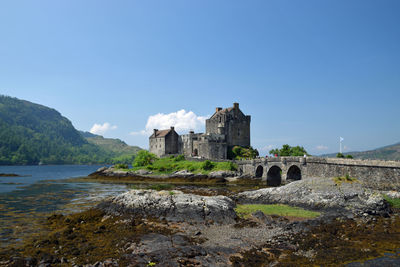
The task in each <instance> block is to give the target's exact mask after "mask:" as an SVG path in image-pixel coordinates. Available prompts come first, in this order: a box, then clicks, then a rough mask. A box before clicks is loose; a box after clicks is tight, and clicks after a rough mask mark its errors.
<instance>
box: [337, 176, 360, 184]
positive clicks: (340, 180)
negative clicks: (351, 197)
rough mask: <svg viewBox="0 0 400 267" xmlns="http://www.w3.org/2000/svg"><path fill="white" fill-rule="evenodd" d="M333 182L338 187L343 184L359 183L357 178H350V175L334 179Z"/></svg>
mask: <svg viewBox="0 0 400 267" xmlns="http://www.w3.org/2000/svg"><path fill="white" fill-rule="evenodd" d="M333 181H334V182H335V184H336V185H341V184H342V183H353V182H358V180H357V178H354V177H350V175H348V174H346V176H340V177H334V178H333Z"/></svg>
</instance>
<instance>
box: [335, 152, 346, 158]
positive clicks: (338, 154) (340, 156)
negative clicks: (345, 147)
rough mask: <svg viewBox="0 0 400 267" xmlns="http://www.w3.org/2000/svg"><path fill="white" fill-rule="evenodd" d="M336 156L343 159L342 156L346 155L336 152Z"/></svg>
mask: <svg viewBox="0 0 400 267" xmlns="http://www.w3.org/2000/svg"><path fill="white" fill-rule="evenodd" d="M336 157H337V158H341V159H342V158H344V155H343V154H342V153H337V154H336Z"/></svg>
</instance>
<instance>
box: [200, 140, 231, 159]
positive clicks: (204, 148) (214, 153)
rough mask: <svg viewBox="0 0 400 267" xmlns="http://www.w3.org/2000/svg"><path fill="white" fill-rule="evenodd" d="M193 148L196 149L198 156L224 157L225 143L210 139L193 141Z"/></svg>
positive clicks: (208, 157)
mask: <svg viewBox="0 0 400 267" xmlns="http://www.w3.org/2000/svg"><path fill="white" fill-rule="evenodd" d="M194 149H197V150H198V152H199V156H200V157H203V158H207V159H226V156H227V155H226V153H227V146H226V143H220V142H215V141H210V140H200V141H194Z"/></svg>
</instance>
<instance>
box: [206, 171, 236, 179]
mask: <svg viewBox="0 0 400 267" xmlns="http://www.w3.org/2000/svg"><path fill="white" fill-rule="evenodd" d="M235 174H236V173H235V172H233V171H215V172H210V174H209V175H208V176H209V177H210V178H225V177H234V176H235Z"/></svg>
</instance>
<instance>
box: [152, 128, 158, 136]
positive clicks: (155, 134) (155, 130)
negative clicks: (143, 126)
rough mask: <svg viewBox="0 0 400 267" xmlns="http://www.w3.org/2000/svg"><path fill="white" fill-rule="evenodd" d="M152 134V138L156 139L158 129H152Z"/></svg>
mask: <svg viewBox="0 0 400 267" xmlns="http://www.w3.org/2000/svg"><path fill="white" fill-rule="evenodd" d="M153 132H154V137H156V136H157V132H158V129H154V130H153Z"/></svg>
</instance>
